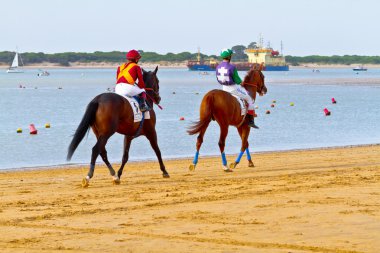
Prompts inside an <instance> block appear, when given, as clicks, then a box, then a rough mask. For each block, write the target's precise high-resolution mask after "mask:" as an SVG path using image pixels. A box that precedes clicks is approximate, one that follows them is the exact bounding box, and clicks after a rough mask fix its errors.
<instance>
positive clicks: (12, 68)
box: [7, 52, 23, 73]
mask: <svg viewBox="0 0 380 253" xmlns="http://www.w3.org/2000/svg"><path fill="white" fill-rule="evenodd" d="M21 62H22V59H21ZM7 73H23V71H22V69H20V68H19V66H18V52H16V55H15V58H14V59H13V62H12V65H11V66H10V67H9V68H8V69H7Z"/></svg>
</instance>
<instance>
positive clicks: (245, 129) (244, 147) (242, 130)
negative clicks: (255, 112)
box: [230, 124, 253, 169]
mask: <svg viewBox="0 0 380 253" xmlns="http://www.w3.org/2000/svg"><path fill="white" fill-rule="evenodd" d="M250 130H251V129H250V127H249V126H248V125H246V124H244V125H242V126H240V127H239V128H238V132H239V135H240V138H241V148H240V153H239V155H238V157H237V158H236V160H235V162H234V163H231V164H230V169H234V168H236V166H237V165H238V164H239V163H240V160H241V158H242V156H243V155H244V152H245V151H246V152H247V159H248V162H249V164H248V166H249V167H252V166H250V165H251V164H253V163H252V160H251V156H250V154H249V150H248V136H249V132H250Z"/></svg>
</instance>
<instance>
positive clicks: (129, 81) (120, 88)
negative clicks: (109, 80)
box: [115, 50, 151, 112]
mask: <svg viewBox="0 0 380 253" xmlns="http://www.w3.org/2000/svg"><path fill="white" fill-rule="evenodd" d="M126 57H127V60H128V62H127V63H124V64H122V65H121V66H119V67H118V68H117V74H116V87H115V92H116V93H117V94H119V95H122V96H128V97H134V98H136V100H137V101H138V102H139V106H140V110H141V112H145V111H148V110H150V109H151V108H149V106H148V105H147V104H146V101H145V99H146V94H145V89H144V88H145V83H144V80H143V77H142V70H141V68H140V66H139V65H137V63H138V62H139V60H140V58H141V55H140V54H139V52H138V51H136V50H131V51H129V52H128V53H127V55H126ZM137 79H139V82H138V84H137V85H136V84H135V82H136V80H137ZM138 95H139V96H138Z"/></svg>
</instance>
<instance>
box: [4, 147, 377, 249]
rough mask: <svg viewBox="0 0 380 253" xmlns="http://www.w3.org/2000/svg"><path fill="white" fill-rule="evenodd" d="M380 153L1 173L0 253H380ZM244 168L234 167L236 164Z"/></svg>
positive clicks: (364, 150)
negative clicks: (163, 169) (115, 180)
mask: <svg viewBox="0 0 380 253" xmlns="http://www.w3.org/2000/svg"><path fill="white" fill-rule="evenodd" d="M379 154H380V146H379V145H370V146H359V147H346V148H331V149H318V150H303V151H287V152H270V153H260V154H254V155H253V160H254V163H255V166H256V167H254V168H249V167H248V166H247V162H246V161H245V160H242V162H241V164H240V165H239V166H238V168H237V169H235V171H234V172H233V173H225V172H223V171H222V170H221V167H220V158H219V157H215V158H213V157H211V158H210V157H209V158H203V159H202V158H201V159H200V162H199V165H198V167H197V168H196V170H195V171H194V172H189V171H188V170H187V167H188V165H189V164H190V162H191V159H181V160H171V161H166V166H167V170H168V172H169V173H170V175H171V178H170V179H164V178H162V177H161V173H160V171H159V166H158V164H157V163H156V162H135V163H130V164H128V165H127V167H126V169H125V173H124V175H123V177H122V183H121V185H113V184H112V182H111V178H110V176H109V175H108V172H107V169H106V168H105V167H104V166H98V167H97V168H96V171H95V176H94V178H93V179H92V181H91V184H90V186H89V188H87V189H83V188H82V187H81V185H80V183H81V179H82V177H83V176H84V175H85V173H86V171H87V166H85V167H67V168H44V169H35V170H26V171H23V170H18V171H7V172H0V187H1V191H0V197H1V202H0V204H1V205H0V227H1V231H2V232H1V234H2V235H1V237H0V248H1V249H2V250H1V252H56V251H62V250H64V252H206V251H207V252H292V253H295V252H297V253H300V252H341V253H343V252H378V250H379V249H380V233H379V231H380V208H379V207H380V170H379V169H380V160H379ZM229 161H233V157H229Z"/></svg>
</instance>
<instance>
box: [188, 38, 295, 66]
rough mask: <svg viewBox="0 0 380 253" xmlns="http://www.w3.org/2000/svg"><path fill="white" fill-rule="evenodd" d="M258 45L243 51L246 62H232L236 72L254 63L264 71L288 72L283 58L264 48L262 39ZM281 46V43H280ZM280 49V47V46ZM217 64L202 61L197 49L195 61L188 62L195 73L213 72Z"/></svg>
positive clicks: (275, 52) (276, 52)
mask: <svg viewBox="0 0 380 253" xmlns="http://www.w3.org/2000/svg"><path fill="white" fill-rule="evenodd" d="M260 42H261V43H260V45H259V46H258V47H256V48H248V49H246V50H245V51H244V53H245V54H246V55H248V62H233V57H232V63H233V64H234V65H235V66H236V68H237V69H238V70H249V69H251V68H252V66H253V65H254V64H255V63H259V64H261V63H262V62H263V63H264V71H289V65H288V64H286V62H285V57H284V56H283V55H282V54H280V52H278V51H275V50H273V49H272V48H271V47H267V48H264V47H263V46H261V45H262V39H260ZM281 44H282V43H281ZM281 47H282V45H281ZM218 64H219V63H218V62H216V61H214V60H209V61H202V60H201V57H200V52H199V49H198V57H197V60H196V61H188V63H187V67H188V68H189V70H195V71H213V70H215V68H216V66H218Z"/></svg>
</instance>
